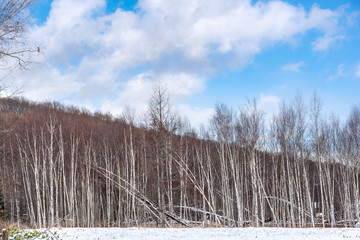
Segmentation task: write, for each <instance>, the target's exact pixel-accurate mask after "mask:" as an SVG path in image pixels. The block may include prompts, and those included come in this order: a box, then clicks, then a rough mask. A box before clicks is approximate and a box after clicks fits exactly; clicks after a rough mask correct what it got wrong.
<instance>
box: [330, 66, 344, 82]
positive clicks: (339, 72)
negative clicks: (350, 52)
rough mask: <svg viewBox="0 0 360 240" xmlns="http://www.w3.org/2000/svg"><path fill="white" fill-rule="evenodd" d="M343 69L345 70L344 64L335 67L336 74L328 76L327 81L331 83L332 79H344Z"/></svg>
mask: <svg viewBox="0 0 360 240" xmlns="http://www.w3.org/2000/svg"><path fill="white" fill-rule="evenodd" d="M344 68H345V64H344V63H342V64H339V65H338V66H337V67H336V72H335V73H334V74H333V75H330V76H329V78H328V80H329V81H332V80H334V79H337V78H341V77H345V76H346V73H345V71H344Z"/></svg>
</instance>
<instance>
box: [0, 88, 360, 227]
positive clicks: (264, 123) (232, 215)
mask: <svg viewBox="0 0 360 240" xmlns="http://www.w3.org/2000/svg"><path fill="white" fill-rule="evenodd" d="M308 100H309V101H308ZM214 109H215V111H214V114H213V116H212V118H211V119H210V121H209V122H208V123H206V124H205V125H204V126H203V127H200V128H199V130H194V129H193V128H192V127H191V125H190V123H189V122H190V121H189V120H186V119H185V118H184V117H182V116H181V114H179V113H176V112H175V111H174V108H173V106H172V104H171V101H170V98H169V96H168V95H167V92H166V89H165V88H164V87H163V86H160V85H157V86H155V87H154V89H153V92H152V96H151V99H150V100H149V105H148V111H147V112H146V113H145V114H143V115H141V116H137V115H136V114H135V113H134V111H133V110H131V109H130V108H126V109H125V110H124V113H123V114H122V115H121V116H118V117H114V116H112V115H110V114H101V113H91V112H89V111H87V110H86V109H79V108H77V107H73V106H64V105H62V104H59V103H57V102H45V103H35V102H30V101H27V100H25V99H21V98H3V99H1V100H0V134H1V135H0V136H1V137H0V141H1V142H0V146H1V156H0V181H1V192H0V214H1V217H2V219H4V220H5V221H8V222H11V223H16V224H19V225H20V224H26V225H28V226H31V227H34V228H43V227H51V226H67V227H99V226H102V227H115V226H116V227H128V226H158V227H169V226H188V227H192V226H204V227H207V226H209V227H215V226H229V227H245V226H254V227H260V226H279V227H314V226H317V227H319V226H320V227H337V226H345V227H352V226H354V224H356V222H359V221H360V200H359V199H360V196H359V194H360V193H359V191H360V185H359V184H360V181H359V175H360V171H359V170H360V169H359V167H360V105H354V106H353V109H352V111H351V113H350V114H349V116H348V117H347V119H346V120H344V121H342V120H340V119H339V118H338V117H337V116H335V115H334V114H332V115H328V114H326V113H324V112H323V110H322V103H321V100H320V99H319V97H318V96H317V95H316V94H314V96H313V97H312V98H311V99H307V100H306V101H304V100H303V99H302V98H301V97H300V96H297V97H295V98H294V99H293V100H292V101H290V102H287V103H286V102H284V103H282V104H281V105H280V106H279V109H280V110H279V112H278V114H276V115H275V116H268V115H266V113H264V112H262V111H261V110H260V109H259V108H258V107H257V105H256V101H248V102H247V104H245V105H244V106H242V107H241V108H240V109H232V108H231V107H229V106H227V105H225V104H221V103H219V104H216V106H215V107H214Z"/></svg>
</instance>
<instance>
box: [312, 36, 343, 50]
mask: <svg viewBox="0 0 360 240" xmlns="http://www.w3.org/2000/svg"><path fill="white" fill-rule="evenodd" d="M344 38H345V37H344V36H324V37H319V38H317V39H316V40H315V41H314V42H313V43H312V45H313V49H314V51H325V50H327V49H328V48H329V47H330V46H331V45H332V44H333V43H335V42H336V41H339V40H342V39H344Z"/></svg>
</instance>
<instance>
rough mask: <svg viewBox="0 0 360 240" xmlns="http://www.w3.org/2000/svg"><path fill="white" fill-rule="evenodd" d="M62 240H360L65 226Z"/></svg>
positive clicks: (301, 232) (255, 231)
mask: <svg viewBox="0 0 360 240" xmlns="http://www.w3.org/2000/svg"><path fill="white" fill-rule="evenodd" d="M51 231H53V232H54V231H56V232H57V233H58V234H59V236H60V238H61V239H62V240H70V239H71V240H75V239H77V240H85V239H86V240H100V239H101V240H104V239H119V240H120V239H122V240H124V239H129V240H130V239H131V240H146V239H149V240H163V239H164V240H165V239H166V240H170V239H194V240H195V239H196V240H202V239H204V240H215V239H220V240H230V239H234V240H235V239H236V240H239V239H247V240H255V239H256V240H262V239H264V240H283V239H284V240H285V239H291V240H300V239H301V240H339V239H359V240H360V229H358V228H335V229H330V228H326V229H321V228H302V229H299V228H62V229H55V228H53V229H51Z"/></svg>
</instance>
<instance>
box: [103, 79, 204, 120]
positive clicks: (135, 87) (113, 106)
mask: <svg viewBox="0 0 360 240" xmlns="http://www.w3.org/2000/svg"><path fill="white" fill-rule="evenodd" d="M155 81H160V82H161V83H162V84H164V86H165V87H166V88H167V90H168V93H169V95H170V96H171V99H172V100H173V101H177V100H178V99H179V98H182V97H186V96H190V95H192V94H194V93H195V92H197V91H201V90H202V89H203V87H204V85H203V84H202V83H203V82H204V80H203V79H199V78H198V77H197V76H192V75H190V74H186V73H176V74H175V73H164V74H159V75H156V74H154V73H153V72H146V73H142V74H139V75H137V76H135V77H134V78H132V79H130V80H129V81H127V82H126V83H125V84H124V85H123V87H122V90H121V91H120V92H119V93H118V94H117V96H116V98H114V99H113V100H107V101H105V102H104V104H102V107H101V110H103V111H105V112H107V111H109V112H112V113H114V114H121V113H122V111H123V108H124V107H125V106H129V107H131V108H133V109H136V110H137V111H138V112H139V113H141V112H143V111H145V110H146V109H147V105H148V103H149V99H150V95H151V91H152V86H153V83H154V82H155Z"/></svg>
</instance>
